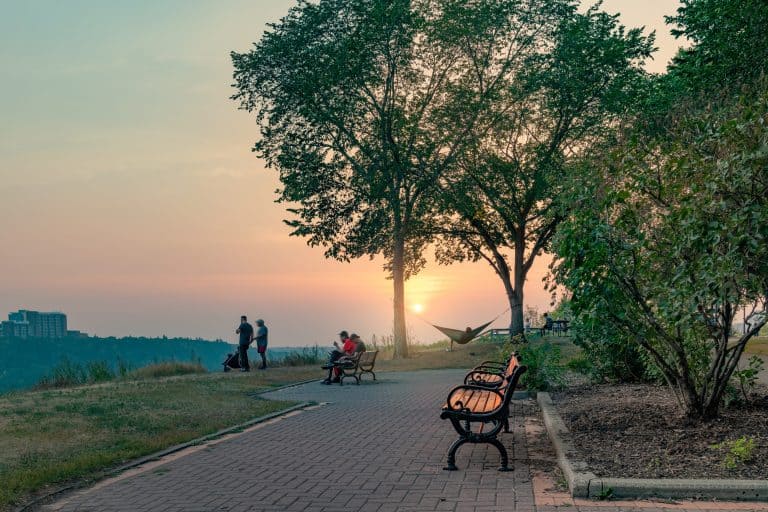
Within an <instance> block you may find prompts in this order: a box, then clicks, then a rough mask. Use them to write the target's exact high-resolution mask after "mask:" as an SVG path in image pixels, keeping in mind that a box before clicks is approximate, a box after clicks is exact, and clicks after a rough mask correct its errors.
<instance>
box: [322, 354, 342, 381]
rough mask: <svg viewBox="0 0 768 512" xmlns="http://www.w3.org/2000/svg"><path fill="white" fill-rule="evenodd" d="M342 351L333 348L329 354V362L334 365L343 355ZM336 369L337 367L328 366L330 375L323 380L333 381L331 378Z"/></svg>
mask: <svg viewBox="0 0 768 512" xmlns="http://www.w3.org/2000/svg"><path fill="white" fill-rule="evenodd" d="M342 355H343V354H342V352H341V351H339V350H332V351H331V353H330V354H329V356H328V364H329V365H332V364H333V363H335V362H336V361H338V360H339V358H340V357H341V356H342ZM335 370H336V368H333V367H331V368H328V377H327V378H326V379H325V380H324V381H323V382H325V383H326V384H329V383H330V382H331V378H332V377H333V373H334V371H335Z"/></svg>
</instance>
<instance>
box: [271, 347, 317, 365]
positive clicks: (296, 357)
mask: <svg viewBox="0 0 768 512" xmlns="http://www.w3.org/2000/svg"><path fill="white" fill-rule="evenodd" d="M326 359H327V354H325V352H324V351H322V350H320V347H318V346H317V345H315V346H314V347H304V348H302V349H300V350H294V351H291V352H289V353H288V354H286V355H284V356H283V357H280V358H277V359H273V360H270V361H269V365H270V366H274V367H278V366H308V365H316V364H320V363H323V362H325V360H326Z"/></svg>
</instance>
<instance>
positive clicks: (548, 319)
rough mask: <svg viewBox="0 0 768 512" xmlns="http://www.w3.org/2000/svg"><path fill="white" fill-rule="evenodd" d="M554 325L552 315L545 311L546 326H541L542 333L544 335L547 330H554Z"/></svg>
mask: <svg viewBox="0 0 768 512" xmlns="http://www.w3.org/2000/svg"><path fill="white" fill-rule="evenodd" d="M553 326H554V324H553V321H552V317H551V316H549V314H548V313H544V327H542V328H541V335H542V336H544V333H546V332H547V331H549V332H552V328H553Z"/></svg>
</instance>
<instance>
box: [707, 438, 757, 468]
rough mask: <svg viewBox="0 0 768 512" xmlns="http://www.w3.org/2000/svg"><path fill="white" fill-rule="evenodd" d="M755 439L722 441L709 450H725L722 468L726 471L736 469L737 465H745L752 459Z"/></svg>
mask: <svg viewBox="0 0 768 512" xmlns="http://www.w3.org/2000/svg"><path fill="white" fill-rule="evenodd" d="M755 446H756V444H755V438H754V437H747V436H742V437H740V438H739V439H734V440H732V441H723V442H722V443H718V444H713V445H712V446H711V448H712V449H713V450H721V451H722V450H725V451H726V453H725V458H724V459H723V466H725V467H726V468H727V469H736V466H738V465H739V464H747V463H749V462H750V461H751V460H752V458H753V457H754V453H755Z"/></svg>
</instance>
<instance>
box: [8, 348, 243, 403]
mask: <svg viewBox="0 0 768 512" xmlns="http://www.w3.org/2000/svg"><path fill="white" fill-rule="evenodd" d="M232 351H233V347H232V345H230V344H228V343H225V342H223V341H218V342H212V341H205V340H202V339H188V338H167V337H164V338H144V337H127V338H114V337H110V338H96V337H91V338H62V339H35V338H27V339H16V338H5V339H0V361H2V364H0V392H3V391H8V390H11V389H21V388H27V387H30V386H32V385H34V384H36V383H37V382H38V381H40V379H41V378H42V377H44V376H46V375H48V373H49V372H50V371H51V369H52V368H54V367H56V366H57V365H59V364H60V363H62V362H63V361H67V362H69V363H71V364H72V365H81V366H86V365H88V364H90V363H94V362H99V363H101V362H105V363H106V364H107V365H108V366H109V367H110V369H111V370H112V371H118V370H119V369H120V368H121V367H122V368H131V369H136V368H140V367H142V366H146V365H149V364H153V363H160V362H165V361H177V362H194V363H200V364H201V365H203V366H204V367H205V368H207V369H208V370H218V369H221V367H222V366H221V363H222V362H223V361H224V358H225V357H226V355H227V353H230V352H232Z"/></svg>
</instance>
